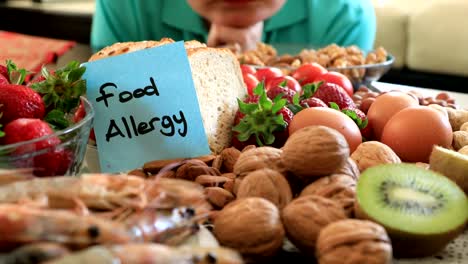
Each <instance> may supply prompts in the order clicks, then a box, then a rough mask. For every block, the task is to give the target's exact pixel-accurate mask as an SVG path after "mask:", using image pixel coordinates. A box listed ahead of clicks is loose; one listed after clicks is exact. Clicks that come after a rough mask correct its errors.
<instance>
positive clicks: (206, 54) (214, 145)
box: [89, 38, 247, 154]
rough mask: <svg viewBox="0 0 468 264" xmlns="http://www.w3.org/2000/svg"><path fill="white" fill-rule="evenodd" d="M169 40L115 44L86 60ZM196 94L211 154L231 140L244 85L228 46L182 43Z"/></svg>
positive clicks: (168, 41)
mask: <svg viewBox="0 0 468 264" xmlns="http://www.w3.org/2000/svg"><path fill="white" fill-rule="evenodd" d="M173 42H174V41H173V40H172V39H168V38H164V39H162V40H160V41H141V42H124V43H116V44H113V45H111V46H109V47H106V48H104V49H102V50H101V51H99V52H97V53H96V54H94V55H93V56H91V58H90V59H89V61H93V60H98V59H102V58H106V57H110V56H115V55H119V54H124V53H129V52H133V51H137V50H141V49H146V48H151V47H156V46H161V45H165V44H168V43H173ZM185 48H186V50H187V55H188V58H189V62H190V67H191V70H192V77H193V81H194V85H195V90H196V93H197V97H198V103H199V106H200V112H201V115H202V121H203V126H204V128H205V133H206V136H207V139H208V144H209V146H210V149H211V151H212V153H214V154H218V153H220V152H221V151H222V150H223V149H224V148H226V147H228V146H229V145H230V143H231V137H232V124H233V122H234V117H235V114H236V111H237V109H238V105H237V98H243V97H244V96H245V95H246V93H247V90H246V88H245V85H244V82H243V79H242V73H241V70H240V65H239V62H238V61H237V59H236V57H235V55H234V54H233V53H232V52H231V51H230V50H229V49H220V48H209V47H206V45H205V44H203V43H200V42H198V41H187V42H185Z"/></svg>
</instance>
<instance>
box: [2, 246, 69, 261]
mask: <svg viewBox="0 0 468 264" xmlns="http://www.w3.org/2000/svg"><path fill="white" fill-rule="evenodd" d="M67 254H70V250H68V248H66V247H65V246H63V245H61V244H56V243H49V242H41V243H34V244H29V245H24V246H22V247H19V248H17V249H15V250H14V251H12V252H10V253H7V254H0V263H2V264H36V263H42V262H45V261H48V260H52V259H57V258H61V257H63V256H65V255H67Z"/></svg>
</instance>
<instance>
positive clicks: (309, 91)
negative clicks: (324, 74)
mask: <svg viewBox="0 0 468 264" xmlns="http://www.w3.org/2000/svg"><path fill="white" fill-rule="evenodd" d="M322 83H323V82H314V83H308V84H306V85H304V86H302V96H301V99H308V98H310V97H312V96H313V95H314V94H315V92H316V91H317V90H318V88H319V87H320V85H322Z"/></svg>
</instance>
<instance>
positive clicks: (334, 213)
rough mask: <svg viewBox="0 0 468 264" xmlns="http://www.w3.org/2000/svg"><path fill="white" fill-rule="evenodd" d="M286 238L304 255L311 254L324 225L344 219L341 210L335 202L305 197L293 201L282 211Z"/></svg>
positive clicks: (313, 196) (343, 213)
mask: <svg viewBox="0 0 468 264" xmlns="http://www.w3.org/2000/svg"><path fill="white" fill-rule="evenodd" d="M281 218H282V220H283V224H284V228H285V229H286V234H287V237H288V238H289V239H290V240H291V242H292V243H293V244H294V245H295V246H296V247H297V248H299V249H300V250H301V251H302V252H303V253H305V254H313V252H314V249H315V244H316V241H317V238H318V235H319V232H320V230H321V229H322V228H324V227H325V226H326V225H328V224H330V223H332V222H335V221H338V220H342V219H346V215H345V212H344V210H343V208H342V207H341V206H340V205H339V204H338V203H337V202H335V201H333V200H331V199H328V198H324V197H320V196H316V195H307V196H302V197H299V198H296V199H294V200H293V201H292V202H290V203H289V204H288V205H287V206H286V207H285V208H284V209H283V211H282V213H281Z"/></svg>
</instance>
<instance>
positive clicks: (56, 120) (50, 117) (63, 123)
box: [44, 109, 70, 129]
mask: <svg viewBox="0 0 468 264" xmlns="http://www.w3.org/2000/svg"><path fill="white" fill-rule="evenodd" d="M44 120H45V121H46V122H47V123H49V124H50V125H51V126H52V127H53V128H55V129H64V128H67V127H68V126H69V125H70V121H68V119H66V118H65V113H64V112H62V111H60V110H57V109H54V110H52V111H50V112H49V113H48V114H47V115H46V117H45V118H44Z"/></svg>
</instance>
